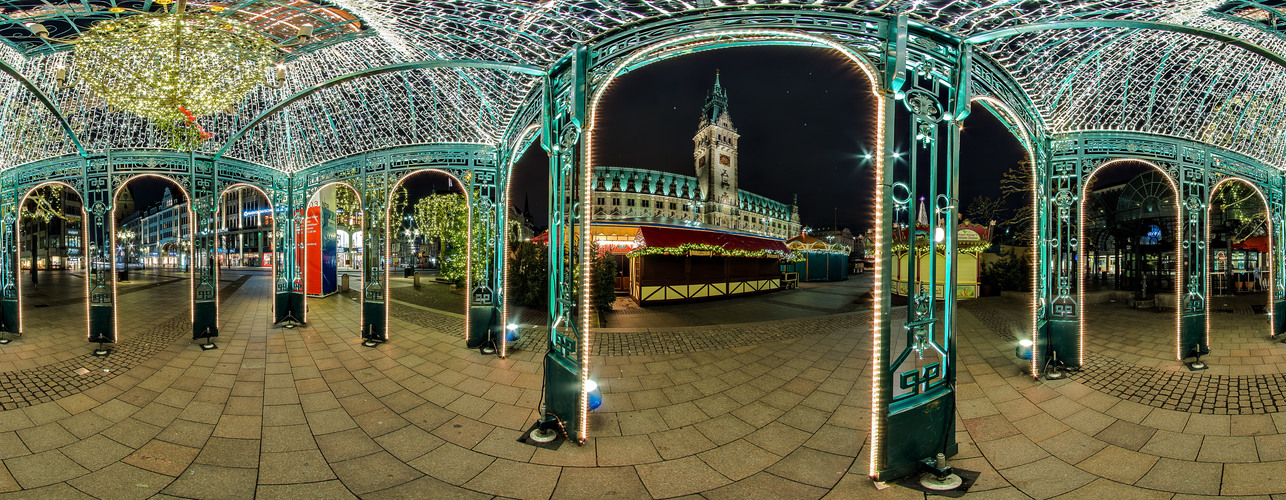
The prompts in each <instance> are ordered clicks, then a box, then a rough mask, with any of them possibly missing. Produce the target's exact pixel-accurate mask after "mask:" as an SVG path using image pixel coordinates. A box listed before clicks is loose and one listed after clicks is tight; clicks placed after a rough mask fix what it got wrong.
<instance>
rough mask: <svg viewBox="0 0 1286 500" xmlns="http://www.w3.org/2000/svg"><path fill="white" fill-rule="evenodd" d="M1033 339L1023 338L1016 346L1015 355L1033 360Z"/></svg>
mask: <svg viewBox="0 0 1286 500" xmlns="http://www.w3.org/2000/svg"><path fill="white" fill-rule="evenodd" d="M1031 346H1032V342H1031V339H1022V340H1019V341H1018V345H1016V346H1014V357H1015V358H1018V359H1026V360H1031Z"/></svg>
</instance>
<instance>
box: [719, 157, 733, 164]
mask: <svg viewBox="0 0 1286 500" xmlns="http://www.w3.org/2000/svg"><path fill="white" fill-rule="evenodd" d="M719 163H720V164H723V165H729V164H732V158H729V157H728V155H719Z"/></svg>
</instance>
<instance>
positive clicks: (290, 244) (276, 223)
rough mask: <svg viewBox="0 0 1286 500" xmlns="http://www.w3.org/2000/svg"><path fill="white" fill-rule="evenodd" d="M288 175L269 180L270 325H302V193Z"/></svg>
mask: <svg viewBox="0 0 1286 500" xmlns="http://www.w3.org/2000/svg"><path fill="white" fill-rule="evenodd" d="M295 185H296V181H295V180H294V178H293V176H292V175H288V174H276V175H274V176H273V179H272V192H271V193H269V194H270V195H271V196H272V210H273V214H272V222H273V225H272V231H273V234H272V251H273V261H272V265H273V268H274V274H276V283H274V284H273V301H274V304H273V317H272V322H273V324H277V323H281V322H282V321H285V320H288V319H289V320H293V321H296V322H303V321H304V283H303V273H302V270H301V269H300V267H299V266H300V264H301V263H300V262H299V249H298V245H299V243H300V242H301V240H300V238H299V236H300V235H299V233H298V231H299V230H300V229H302V228H303V226H302V225H301V224H300V217H301V212H302V211H303V206H302V203H303V201H302V200H304V198H302V190H297V189H296V187H295Z"/></svg>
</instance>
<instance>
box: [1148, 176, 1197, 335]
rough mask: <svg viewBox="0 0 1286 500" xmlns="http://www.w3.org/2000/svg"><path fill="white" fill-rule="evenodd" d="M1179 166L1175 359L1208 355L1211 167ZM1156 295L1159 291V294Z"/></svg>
mask: <svg viewBox="0 0 1286 500" xmlns="http://www.w3.org/2000/svg"><path fill="white" fill-rule="evenodd" d="M1206 158H1207V162H1205V163H1204V164H1203V165H1200V166H1192V165H1187V164H1183V163H1181V164H1180V165H1179V172H1178V174H1179V179H1177V180H1178V184H1179V206H1178V207H1175V208H1177V209H1178V216H1179V227H1180V231H1181V233H1180V235H1179V238H1180V240H1179V254H1180V256H1181V258H1182V259H1183V262H1182V264H1181V266H1182V267H1181V268H1180V269H1179V271H1178V273H1177V276H1175V280H1176V281H1178V283H1177V292H1178V295H1177V298H1178V306H1179V339H1178V345H1177V346H1176V348H1177V352H1176V354H1175V355H1176V359H1183V358H1187V357H1191V356H1194V355H1197V354H1206V353H1209V352H1210V334H1209V332H1208V331H1207V330H1206V266H1207V265H1209V261H1208V260H1207V256H1206V244H1207V242H1206V233H1207V232H1208V230H1207V229H1208V228H1207V223H1208V222H1207V220H1206V219H1207V217H1208V216H1209V213H1208V212H1209V211H1208V210H1206V208H1207V207H1208V206H1209V205H1208V203H1209V200H1210V182H1209V179H1210V175H1209V170H1210V164H1209V161H1208V159H1209V158H1210V155H1206ZM1158 291H1159V290H1158Z"/></svg>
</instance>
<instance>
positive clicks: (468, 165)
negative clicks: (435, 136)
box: [279, 144, 503, 342]
mask: <svg viewBox="0 0 1286 500" xmlns="http://www.w3.org/2000/svg"><path fill="white" fill-rule="evenodd" d="M498 161H499V154H498V153H497V151H496V150H495V148H492V147H490V146H485V145H479V144H424V145H418V146H404V147H398V148H390V149H381V150H377V151H370V152H366V153H360V154H357V155H353V156H349V157H345V158H340V159H336V160H332V161H329V162H326V163H322V164H320V165H315V166H312V167H309V168H305V169H301V170H299V171H296V172H294V173H293V174H291V176H290V178H291V199H290V201H289V204H290V208H289V211H290V212H291V213H294V214H296V217H294V219H295V220H296V223H297V224H299V223H301V222H299V221H300V215H299V214H302V213H303V212H302V211H303V209H305V208H306V207H307V204H308V202H309V200H310V199H311V197H312V195H313V194H314V193H316V192H317V190H318V189H320V188H321V187H323V186H325V185H328V184H332V183H342V184H345V185H348V186H349V187H351V188H353V189H354V190H355V191H357V192H358V193H359V194H360V196H361V199H362V207H363V218H364V227H363V231H362V233H363V252H362V259H363V264H362V287H363V290H362V293H361V309H362V319H361V337H362V338H363V339H365V340H370V341H374V342H385V341H388V340H389V338H390V337H389V331H388V311H389V308H390V307H391V304H390V303H389V300H388V296H389V295H388V294H389V288H388V281H387V276H388V272H389V271H390V270H389V269H388V267H387V264H388V255H387V254H386V253H387V251H388V242H389V240H390V238H389V235H388V234H387V233H388V228H387V221H386V217H387V211H388V197H389V193H390V192H391V190H392V189H394V188H395V187H396V186H397V185H398V183H399V182H400V181H401V180H402V179H403V178H404V177H406V176H407V175H411V174H414V173H416V172H421V171H428V170H432V171H440V172H444V173H446V174H448V175H451V176H453V177H455V178H456V179H458V180H459V181H460V183H461V185H462V186H463V187H464V188H465V190H466V192H468V193H469V198H470V202H471V204H472V206H473V210H472V211H471V215H473V216H475V217H483V218H485V219H486V227H488V228H491V229H490V230H491V231H493V234H492V235H491V236H490V237H488V238H486V239H487V241H490V242H491V245H492V248H493V249H494V248H495V247H496V245H497V238H498V236H497V235H496V234H494V233H495V232H497V231H496V229H495V228H498V227H500V226H499V224H500V219H499V218H500V217H502V215H501V212H502V211H501V210H498V209H496V207H498V206H499V203H498V201H499V200H498V199H499V196H500V195H499V189H498V188H499V185H500V184H499V180H498V177H499V168H498V165H499V164H498ZM279 210H280V209H279ZM470 223H471V224H472V223H473V222H472V221H471V222H470ZM298 227H302V226H296V228H298ZM296 232H297V229H296ZM292 234H295V233H292ZM299 243H300V242H296V246H298V244H299ZM471 251H472V250H471ZM497 253H499V252H497ZM493 255H494V254H493ZM499 262H500V261H499V260H497V259H493V261H492V262H491V263H490V264H489V265H488V266H487V272H486V273H485V275H484V276H483V277H482V278H481V279H480V280H478V283H473V284H475V285H485V286H487V287H488V288H490V289H491V290H500V288H499V287H500V272H499V269H500V267H499V266H498V265H497V264H498V263H499ZM291 267H292V268H293V269H295V270H296V272H297V273H298V274H295V276H296V279H295V280H294V282H293V284H292V287H291V288H292V290H293V291H292V303H293V302H294V301H295V300H297V301H298V302H299V303H300V304H303V303H306V301H307V298H306V297H305V296H304V294H303V279H302V272H299V271H298V270H299V269H302V266H301V264H300V263H294V264H293V265H291ZM470 283H472V280H471V281H470ZM492 297H493V299H494V300H495V303H493V304H487V305H484V306H483V307H489V308H495V309H497V310H498V309H499V308H500V307H501V306H502V301H503V293H493V294H492ZM470 314H472V312H471V313H470ZM465 324H466V325H469V324H470V322H469V315H466V320H465ZM468 328H469V327H466V330H467V329H468ZM464 333H465V335H464V336H465V337H474V336H477V335H483V334H482V333H478V332H469V331H466V332H464Z"/></svg>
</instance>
